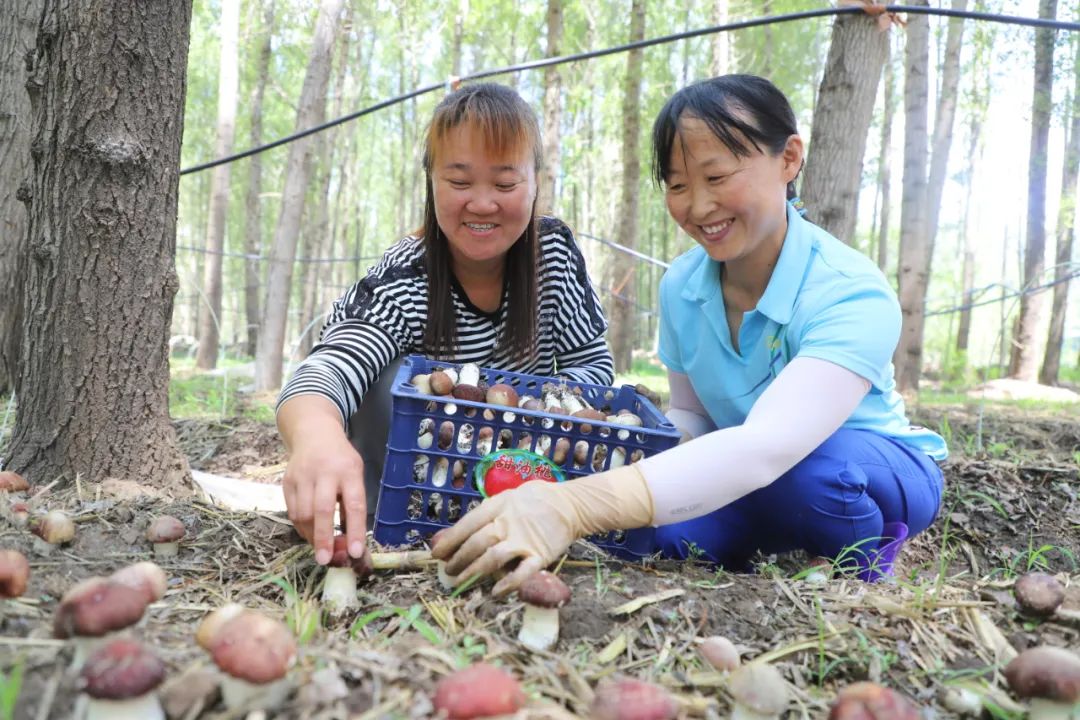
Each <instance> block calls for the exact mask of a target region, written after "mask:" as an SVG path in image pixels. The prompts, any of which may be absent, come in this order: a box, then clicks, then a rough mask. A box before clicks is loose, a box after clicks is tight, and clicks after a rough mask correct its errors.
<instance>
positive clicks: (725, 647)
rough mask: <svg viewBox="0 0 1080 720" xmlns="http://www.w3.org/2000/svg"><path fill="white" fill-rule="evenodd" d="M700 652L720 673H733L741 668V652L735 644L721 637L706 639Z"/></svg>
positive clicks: (700, 647)
mask: <svg viewBox="0 0 1080 720" xmlns="http://www.w3.org/2000/svg"><path fill="white" fill-rule="evenodd" d="M698 652H700V653H701V656H702V657H703V658H705V660H706V661H708V663H709V664H710V665H712V666H713V667H714V668H716V669H717V670H719V671H720V672H731V671H732V670H734V669H735V668H737V667H739V651H738V649H737V648H736V647H735V643H733V642H731V641H730V640H728V639H727V638H726V637H723V636H721V635H713V636H712V637H707V638H705V639H704V640H703V641H702V642H701V645H700V646H699V647H698Z"/></svg>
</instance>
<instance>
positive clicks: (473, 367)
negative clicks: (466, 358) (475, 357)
mask: <svg viewBox="0 0 1080 720" xmlns="http://www.w3.org/2000/svg"><path fill="white" fill-rule="evenodd" d="M455 384H460V385H479V384H480V367H479V366H478V365H477V364H476V363H466V364H464V365H462V366H461V372H460V373H459V374H458V382H457V383H455Z"/></svg>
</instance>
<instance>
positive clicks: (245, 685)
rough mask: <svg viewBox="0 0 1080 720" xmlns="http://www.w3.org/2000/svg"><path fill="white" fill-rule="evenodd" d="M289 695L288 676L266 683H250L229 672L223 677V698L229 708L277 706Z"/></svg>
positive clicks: (252, 708)
mask: <svg viewBox="0 0 1080 720" xmlns="http://www.w3.org/2000/svg"><path fill="white" fill-rule="evenodd" d="M288 695H289V684H288V682H287V680H286V678H282V679H281V680H276V681H274V682H271V683H267V684H265V685H256V684H254V683H249V682H247V681H246V680H240V679H238V678H234V677H231V676H230V675H227V674H225V675H224V676H223V677H222V679H221V699H222V701H224V703H225V707H226V708H227V709H229V710H236V709H238V708H245V709H247V710H257V709H261V708H276V707H278V706H280V705H281V704H282V703H283V702H285V698H286V697H288Z"/></svg>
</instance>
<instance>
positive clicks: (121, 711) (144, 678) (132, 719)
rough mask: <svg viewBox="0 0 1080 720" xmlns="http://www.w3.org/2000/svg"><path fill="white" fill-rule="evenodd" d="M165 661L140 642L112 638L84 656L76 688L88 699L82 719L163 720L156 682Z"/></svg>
mask: <svg viewBox="0 0 1080 720" xmlns="http://www.w3.org/2000/svg"><path fill="white" fill-rule="evenodd" d="M164 678H165V664H164V663H162V662H161V660H160V659H159V658H158V657H157V655H155V654H154V653H153V652H151V651H150V650H148V649H146V648H145V647H144V646H143V644H142V643H139V642H136V641H134V640H126V639H117V640H113V641H111V642H109V643H107V644H105V645H103V646H101V647H100V648H98V649H97V650H95V651H94V652H93V654H91V655H90V657H88V658H87V659H86V665H84V666H83V669H82V673H81V674H80V675H79V688H80V689H81V690H82V691H83V692H84V693H86V695H87V696H88V697H89V699H90V702H89V704H88V705H87V708H86V715H85V720H165V711H164V710H163V709H162V708H161V703H160V702H159V701H158V697H157V692H155V691H156V690H157V687H158V685H160V684H161V681H162V680H163V679H164Z"/></svg>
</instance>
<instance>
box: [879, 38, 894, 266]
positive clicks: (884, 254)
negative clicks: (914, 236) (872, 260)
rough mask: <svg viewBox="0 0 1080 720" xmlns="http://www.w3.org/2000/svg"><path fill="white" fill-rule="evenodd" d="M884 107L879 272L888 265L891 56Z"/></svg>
mask: <svg viewBox="0 0 1080 720" xmlns="http://www.w3.org/2000/svg"><path fill="white" fill-rule="evenodd" d="M884 72H885V109H884V117H883V118H882V121H881V150H880V152H879V154H878V187H879V189H880V193H881V214H880V215H879V216H878V237H877V266H878V267H879V268H881V272H888V267H889V221H890V220H891V219H892V217H891V216H892V153H891V152H890V150H891V149H892V135H893V132H892V127H893V116H894V115H895V114H896V69H895V68H894V67H893V63H892V60H891V58H886V60H885V70H884Z"/></svg>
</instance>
